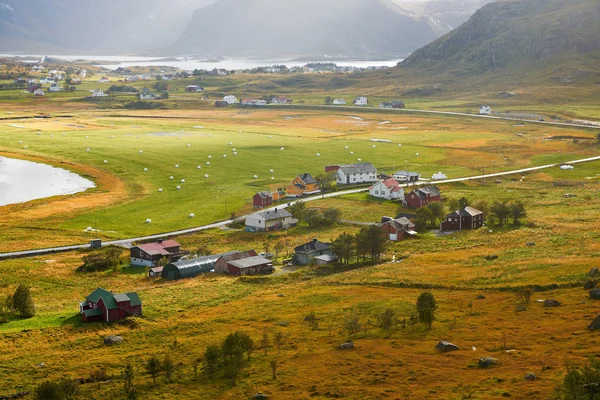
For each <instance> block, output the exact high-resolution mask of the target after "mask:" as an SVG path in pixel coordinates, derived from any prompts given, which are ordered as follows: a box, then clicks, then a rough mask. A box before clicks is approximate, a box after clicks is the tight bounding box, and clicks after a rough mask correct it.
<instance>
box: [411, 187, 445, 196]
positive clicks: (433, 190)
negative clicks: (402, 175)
mask: <svg viewBox="0 0 600 400" xmlns="http://www.w3.org/2000/svg"><path fill="white" fill-rule="evenodd" d="M413 193H415V194H416V195H417V196H419V197H420V198H421V199H426V198H427V195H429V196H431V197H437V196H439V195H440V190H439V189H438V188H437V187H435V186H426V187H422V188H418V189H415V190H413Z"/></svg>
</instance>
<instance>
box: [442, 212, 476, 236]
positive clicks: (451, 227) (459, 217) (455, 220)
mask: <svg viewBox="0 0 600 400" xmlns="http://www.w3.org/2000/svg"><path fill="white" fill-rule="evenodd" d="M483 220H484V217H483V212H481V211H479V210H476V209H474V208H473V207H465V208H462V209H460V210H457V211H454V212H453V213H450V214H448V215H447V216H446V220H445V221H444V222H442V223H441V224H440V230H442V231H462V230H465V229H478V228H481V227H482V226H483Z"/></svg>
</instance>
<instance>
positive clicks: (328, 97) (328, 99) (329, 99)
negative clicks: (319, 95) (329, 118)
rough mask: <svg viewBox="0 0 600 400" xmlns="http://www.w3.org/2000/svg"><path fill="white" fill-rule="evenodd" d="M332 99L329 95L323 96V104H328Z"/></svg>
mask: <svg viewBox="0 0 600 400" xmlns="http://www.w3.org/2000/svg"><path fill="white" fill-rule="evenodd" d="M332 101H333V99H332V98H331V96H325V104H326V105H330V104H331V102H332Z"/></svg>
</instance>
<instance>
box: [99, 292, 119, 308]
mask: <svg viewBox="0 0 600 400" xmlns="http://www.w3.org/2000/svg"><path fill="white" fill-rule="evenodd" d="M102 302H103V303H104V305H105V306H106V309H107V310H114V309H115V308H117V302H116V301H115V297H114V296H113V294H112V293H111V294H110V295H108V296H102Z"/></svg>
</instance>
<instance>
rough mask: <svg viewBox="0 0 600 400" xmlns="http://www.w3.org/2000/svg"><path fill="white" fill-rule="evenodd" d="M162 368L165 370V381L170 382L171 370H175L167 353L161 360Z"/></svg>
mask: <svg viewBox="0 0 600 400" xmlns="http://www.w3.org/2000/svg"><path fill="white" fill-rule="evenodd" d="M162 370H163V371H165V377H166V378H167V381H169V382H171V379H172V378H173V372H175V364H173V360H171V357H169V355H168V354H167V355H165V359H164V360H163V362H162Z"/></svg>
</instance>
